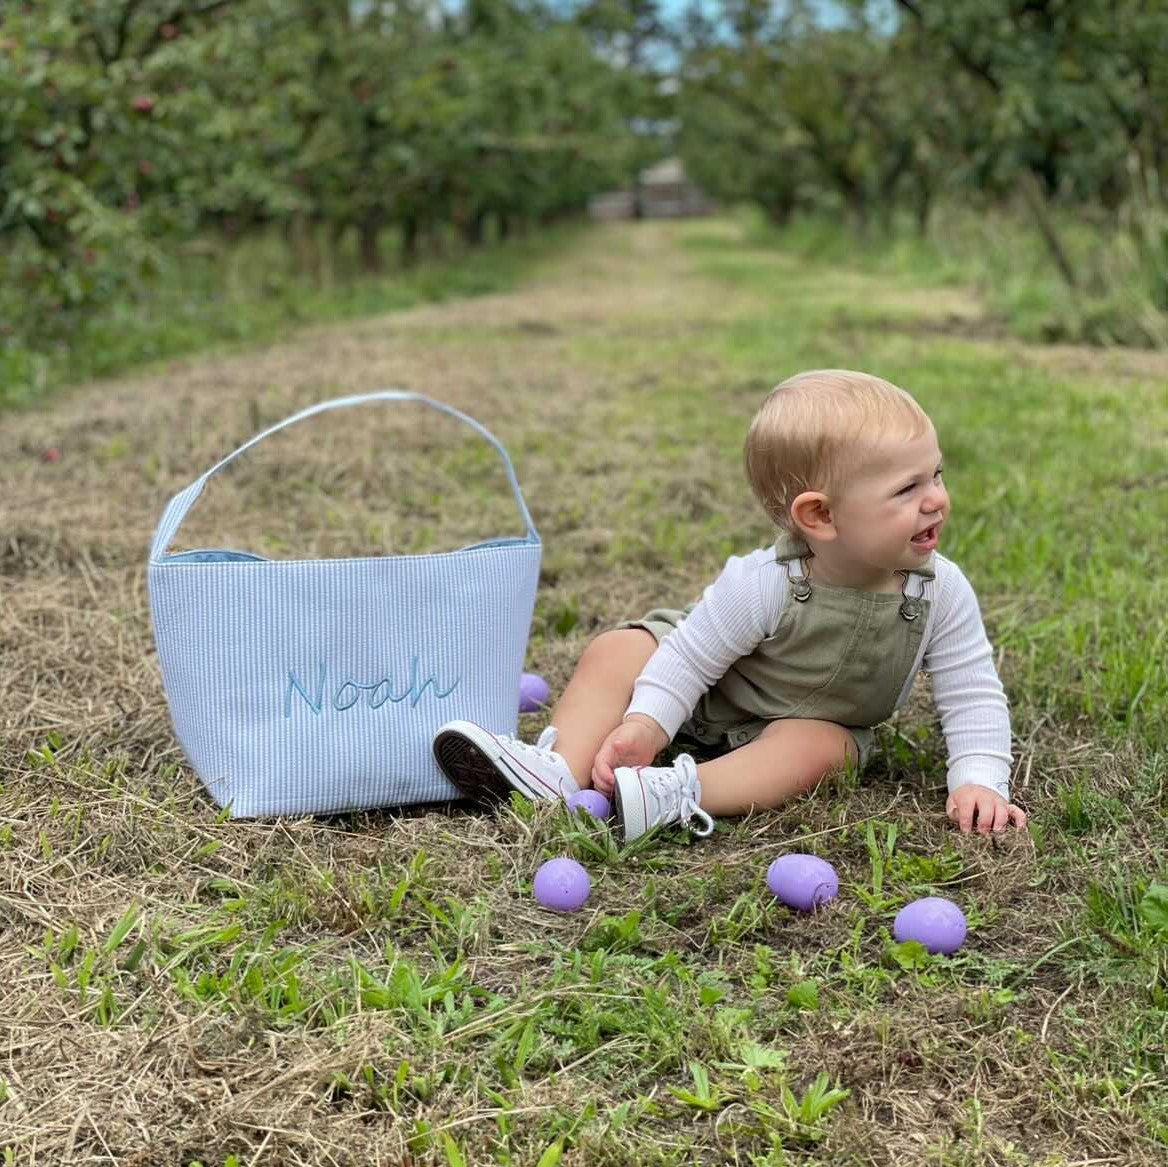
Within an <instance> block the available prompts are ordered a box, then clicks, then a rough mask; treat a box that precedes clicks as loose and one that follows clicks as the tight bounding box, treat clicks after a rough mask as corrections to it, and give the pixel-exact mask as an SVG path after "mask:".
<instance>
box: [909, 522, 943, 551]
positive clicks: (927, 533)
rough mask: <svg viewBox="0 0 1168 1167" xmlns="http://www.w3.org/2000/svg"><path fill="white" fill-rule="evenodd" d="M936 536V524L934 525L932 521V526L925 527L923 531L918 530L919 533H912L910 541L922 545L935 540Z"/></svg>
mask: <svg viewBox="0 0 1168 1167" xmlns="http://www.w3.org/2000/svg"><path fill="white" fill-rule="evenodd" d="M936 538H937V525H936V523H934V524H933V526H931V527H926V528H925V529H924V530H923V531H921V532H920V534H919V535H914V536H913V537H912V541H913V542H914V543H919V544H921V545H922V546H923V545H925V544H928V543H932V542H935V541H936Z"/></svg>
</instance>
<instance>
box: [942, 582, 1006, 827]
mask: <svg viewBox="0 0 1168 1167" xmlns="http://www.w3.org/2000/svg"><path fill="white" fill-rule="evenodd" d="M948 567H949V571H948V572H947V573H946V575H947V578H946V579H945V581H944V584H943V586H942V591H941V595H940V597H939V599H938V610H937V617H936V623H935V625H934V628H933V633H932V636H931V637H930V639H929V644H928V647H927V648H926V650H925V654H924V659H923V661H922V666H923V667H924V669H925V670H926V671H927V672H929V673H930V674H931V676H932V678H933V696H934V700H935V701H936V706H937V712H938V714H939V715H940V718H941V731H942V733H944V735H945V744H946V747H947V749H948V753H949V768H948V769H949V773H948V785H949V799H948V802H947V804H946V810H947V812H948V814H949V817H950V818H951V819H952V820H953V821H954V822H955V823H957V825H958V827H959V828H960V829H961V830H962V831H969V830H971V829H972V828H973V826H974V825H975V823H976V826H977V828H978V830H979V831H982V832H983V833H984V832H987V831H991V830H1001V829H1003V828H1004V827H1006V826H1007V825H1008V824H1010V823H1014V824H1015V825H1017V826H1023V825H1024V824H1025V822H1026V815H1025V814H1024V813H1023V812H1022V810H1020V809H1019V808H1018V807H1016V806H1014V805H1013V804H1012V803H1011V802H1010V761H1011V755H1010V713H1009V708H1008V706H1007V704H1006V694H1005V691H1004V690H1003V689H1002V682H1001V680H1000V679H999V677H998V674H997V670H996V669H995V668H994V658H993V649H992V647H991V646H990V642H989V638H988V637H987V636H986V632H985V627H984V625H983V624H982V620H981V613H980V611H979V610H978V604H977V597H976V596H975V595H974V592H973V588H972V587H971V586H970V583H969V581H968V580H967V579H966V578H965V576H964V575H963V574H962V572H961V571H960V569H959V568H957V567H956V565H954V564H949V565H948Z"/></svg>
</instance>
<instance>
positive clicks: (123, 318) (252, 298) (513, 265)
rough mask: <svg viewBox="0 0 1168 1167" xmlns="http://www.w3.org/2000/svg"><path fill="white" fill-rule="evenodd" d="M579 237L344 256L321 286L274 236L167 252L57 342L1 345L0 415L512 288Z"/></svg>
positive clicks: (547, 235)
mask: <svg viewBox="0 0 1168 1167" xmlns="http://www.w3.org/2000/svg"><path fill="white" fill-rule="evenodd" d="M573 231H574V228H572V227H570V226H567V227H563V226H562V227H558V228H555V229H552V230H550V231H544V232H541V233H540V235H539V236H537V237H532V238H529V239H517V240H513V241H510V242H507V243H499V242H496V243H494V244H492V245H491V246H489V247H485V248H482V249H479V250H475V251H470V252H466V251H463V250H462V249H461V248H460V247H459V246H457V245H455V244H451V245H450V248H449V251H450V254H448V255H447V256H446V257H444V258H443V257H433V258H430V259H428V260H426V261H424V262H422V263H420V264H419V265H418V266H416V267H413V268H409V269H400V268H398V269H393V270H390V271H388V272H387V274H386V275H384V276H368V275H361V274H359V273H358V271H357V265H356V262H355V259H354V257H353V256H352V255H350V254H348V252H347V251H345V250H342V251H341V252H340V253H339V254H338V256H336V257H335V258H334V260H333V261H332V263H331V264H330V265H329V266H328V267H327V268H326V269H325V270H324V272H323V273H322V277H321V279H319V280H312V279H309V278H307V277H305V276H303V275H298V274H297V273H296V272H295V271H294V269H293V267H292V265H291V263H290V261H289V258H288V252H287V247H286V245H285V243H284V242H283V240H282V238H281V237H279V236H278V235H276V234H263V233H259V234H256V235H255V236H250V237H246V238H244V239H242V240H241V241H240V242H238V243H236V244H233V245H230V246H228V245H221V246H214V245H210V244H209V245H207V246H205V247H201V248H190V247H187V248H182V249H179V250H176V251H172V252H163V253H160V254H159V256H158V264H157V270H156V271H154V272H153V274H152V275H151V276H150V277H149V278H146V277H142V278H139V279H137V280H134V281H132V283H131V285H130V286H129V287H128V288H127V289H126V290H125V291H124V292H122V293H121V294H119V295H118V296H117V297H116V298H114V299H112V300H111V301H110V302H109V303H108V304H107V305H105V306H104V307H103V308H101V309H99V310H97V311H93V312H90V313H87V314H86V315H85V316H84V317H81V318H79V319H76V320H72V321H69V322H68V323H65V322H62V325H61V327H59V328H58V329H57V332H58V334H59V335H57V336H56V337H55V338H54V337H52V336H51V334H50V332H49V330H48V329H46V328H45V325H44V321H36V322H35V324H34V326H35V328H36V329H37V330H38V334H37V336H36V338H35V339H34V340H31V341H30V340H23V341H22V340H21V339H20V338H18V337H15V336H13V337H11V338H10V339H8V340H6V341H4V343H0V409H3V408H5V407H9V408H11V407H15V406H28V405H31V404H35V403H37V402H39V401H41V400H42V399H43V398H45V397H46V396H47V395H48V394H51V393H52V392H53V391H54V390H55V389H58V388H60V387H61V386H62V385H64V384H71V383H75V382H78V381H83V380H86V379H89V378H94V377H105V376H110V375H112V374H115V373H120V372H122V371H124V370H126V369H130V368H134V367H138V366H142V365H144V364H148V363H150V362H155V361H162V360H165V359H167V358H173V357H177V356H182V355H184V354H187V353H191V352H205V351H207V350H209V349H212V348H220V349H222V348H229V347H232V346H234V347H238V346H241V345H254V344H257V343H260V342H263V341H271V340H275V339H278V338H279V337H281V336H287V335H288V334H289V333H290V332H292V331H294V330H295V329H297V328H299V327H302V326H304V325H306V324H312V323H323V322H327V321H338V320H350V319H355V318H359V317H369V316H376V315H380V314H381V313H385V312H392V311H397V310H401V309H405V308H411V307H414V306H415V305H418V304H425V303H434V302H440V301H442V300H446V299H450V298H452V297H455V298H457V297H465V296H476V295H483V294H486V293H490V292H500V291H505V290H506V289H508V288H511V287H513V286H514V285H515V284H516V282H517V281H519V280H520V279H522V278H523V276H524V274H525V273H527V272H529V271H530V270H531V269H532V268H533V267H535V266H537V265H538V262H539V261H540V259H541V258H543V257H545V256H547V255H548V254H551V253H554V252H555V251H556V250H557V249H558V248H560V247H562V246H564V244H565V242H566V241H567V240H568V239H570V238H571V237H572V234H573ZM350 242H351V241H350ZM389 266H390V267H391V268H392V265H389ZM13 307H14V308H15V307H16V305H13Z"/></svg>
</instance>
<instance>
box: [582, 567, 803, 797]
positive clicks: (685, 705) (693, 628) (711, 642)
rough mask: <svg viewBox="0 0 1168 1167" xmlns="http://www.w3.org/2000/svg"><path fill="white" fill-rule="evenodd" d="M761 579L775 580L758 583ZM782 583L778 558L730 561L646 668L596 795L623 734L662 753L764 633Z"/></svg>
mask: <svg viewBox="0 0 1168 1167" xmlns="http://www.w3.org/2000/svg"><path fill="white" fill-rule="evenodd" d="M762 573H773V574H768V575H767V577H766V579H765V582H761V581H760V576H761V575H762ZM779 577H783V572H782V571H781V569H779V568H778V567H777V565H776V564H775V561H774V555H773V552H763V551H756V552H754V553H752V554H751V555H748V556H731V558H730V559H729V560H727V562H726V566H725V567H724V568H723V569H722V572H721V574H720V575H719V576H718V578H717V579H716V580H715V581H714V582H713V583H712V584H710V585H709V587H707V588H706V590H705V592H704V593H703V594H702V598H701V600H700V601H699V602H698V604H697V605H696V607H695V608H694V610H693V611H692V612H691V613H690V614H689V615H688V616H687V617H686V619H685V620H684V621H682V623H681V624H680V625H679V626H678V627H677V628H675V629H674V630H673V631H672V632H670V633H669V635H668V636H666V637H665V638H664V639H663V640H662V641H661V643H660V644H659V645H658V647H657V651H656V652H655V653H654V654H653V656H652V657H651V658H650V659H649V662H648V664H646V665H645V667H644V669H642V671H641V675H640V676H639V677H638V678H637V682H636V685H635V686H634V689H633V696H632V700H631V701H630V703H629V707H628V709H627V710H626V711H625V716H624V723H623V724H622V725H621V726H618V727H617V729H615V730H613V732H612V733H611V734H610V735H609V737H608V738H607V739H605V741H604V743H603V744H602V745H601V747H600V750H599V752H598V753H597V756H596V763H595V765H594V766H593V771H592V774H593V781H594V782H595V783H596V784H597V786H598V788H599V789H601V790H603V789H605V788H606V787H608V786H609V785H610V784H611V782H612V777H613V776H612V768H613V766H614V765H621V764H622V762H621V759H620V753H621V749H622V734H623V735H624V737H629V736H630V735H635V736H636V737H637V738H638V740H640V739H642V738H643V739H644V742H649V741H650V740H652V741H653V742H655V743H656V748H657V749H661V748H663V747H664V746H665V745H667V744H668V743H669V742H670V741H671V740H672V739H673V736H674V734H676V733H677V731H678V729H679V728H680V727H681V725H682V723H683V722H684V721H685V719H686V718H687V717H689V715H690V714H691V713H692V712H693V710H694V707H695V706H696V705H697V703H698V701H699V699H700V698H701V696H702V694H703V693H704V692H705V691H706V690H707V689H709V688H710V686H712V685H713V684H714V683H715V682H716V681H718V680H719V679H720V678H721V677H722V675H723V674H724V673H725V672H726V670H727V669H728V668H729V667H730V666H731V665H732V664H733V663H734V662H735V661H736V660H738V659H739V658H740V657H744V656H747V655H748V654H749V653H751V652H752V651H753V650H754V648H755V646H756V645H757V644H758V642H759V641H760V640H762V639H763V637H764V636H766V635H767V633H768V630H769V624H770V623H771V622H773V614H774V613H775V612H777V611H778V608H779V606H781V599H780V598H777V596H776V595H773V594H772V593H773V592H775V589H776V588H777V587H778V586H779V583H780V579H779ZM642 730H644V731H645V732H644V733H642ZM646 748H648V747H646ZM654 752H656V750H654Z"/></svg>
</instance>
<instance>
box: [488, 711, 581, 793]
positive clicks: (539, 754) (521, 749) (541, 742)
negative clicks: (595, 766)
mask: <svg viewBox="0 0 1168 1167" xmlns="http://www.w3.org/2000/svg"><path fill="white" fill-rule="evenodd" d="M495 736H496V737H497V738H498V739H499V741H501V742H506V743H507V745H508V746H509V747H510V749H511V751H512V752H513V753H516V754H518V755H519V756H520V757H521V758H522V757H526V758H529V759H530V760H531V761H533V762H544V763H546V762H547V755H548V754H551V753H555V751H554V750H553V749H552V747H553V746H554V745H555V744H556V738H557V737H558V736H559V735H558V732H557V730H556V727H555V726H554V725H549V726H546V727H545V729H544V731H543V733H541V734H540V735H539V738H538V739H537V740H536V743H535V745H531V744H529V743H528V742H524V741H520V740H519V738H517V737H512V736H511V734H509V733H500V734H496V735H495ZM555 757H556V761H557V762H558V763H559V765H560V768H561V769H562V770H563V774H562V775H561V780H564V779H569V780H570V781H571V783H572V785H571V786H570V789H571V790H575V779H574V778H573V777H572V772H571V771H570V770H569V769H568V763H567V762H566V761H565V760H564V758H563V757H562V756H561V755H560V754H555Z"/></svg>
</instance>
